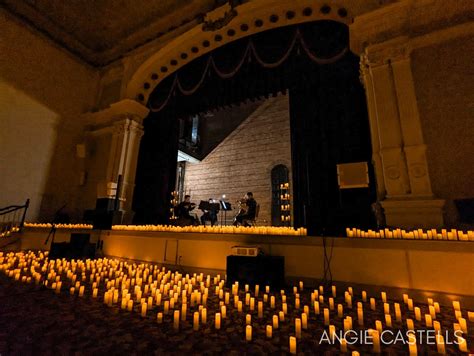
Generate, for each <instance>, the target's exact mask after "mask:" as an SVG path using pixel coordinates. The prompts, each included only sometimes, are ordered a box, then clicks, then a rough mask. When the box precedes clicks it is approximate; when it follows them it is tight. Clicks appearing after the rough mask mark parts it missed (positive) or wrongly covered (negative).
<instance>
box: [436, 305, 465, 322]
mask: <svg viewBox="0 0 474 356" xmlns="http://www.w3.org/2000/svg"><path fill="white" fill-rule="evenodd" d="M433 306H434V308H435V312H436V313H440V312H441V308H440V307H439V303H438V302H434V304H433ZM473 321H474V320H473Z"/></svg>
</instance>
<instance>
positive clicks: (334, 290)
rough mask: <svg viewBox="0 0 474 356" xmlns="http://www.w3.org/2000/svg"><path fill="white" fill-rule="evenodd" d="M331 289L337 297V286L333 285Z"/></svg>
mask: <svg viewBox="0 0 474 356" xmlns="http://www.w3.org/2000/svg"><path fill="white" fill-rule="evenodd" d="M331 290H332V296H333V297H334V298H336V286H332V287H331Z"/></svg>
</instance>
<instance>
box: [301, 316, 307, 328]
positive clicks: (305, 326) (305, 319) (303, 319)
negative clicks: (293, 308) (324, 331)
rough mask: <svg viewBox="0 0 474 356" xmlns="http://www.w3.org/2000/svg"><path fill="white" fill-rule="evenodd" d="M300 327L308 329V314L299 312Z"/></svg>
mask: <svg viewBox="0 0 474 356" xmlns="http://www.w3.org/2000/svg"><path fill="white" fill-rule="evenodd" d="M301 327H302V328H303V329H305V330H306V329H308V314H306V313H302V314H301Z"/></svg>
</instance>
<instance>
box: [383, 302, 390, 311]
mask: <svg viewBox="0 0 474 356" xmlns="http://www.w3.org/2000/svg"><path fill="white" fill-rule="evenodd" d="M383 313H384V314H390V304H388V303H383Z"/></svg>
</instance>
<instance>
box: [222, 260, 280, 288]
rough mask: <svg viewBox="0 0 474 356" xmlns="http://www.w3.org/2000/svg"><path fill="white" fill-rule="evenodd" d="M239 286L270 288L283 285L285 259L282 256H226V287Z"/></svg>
mask: <svg viewBox="0 0 474 356" xmlns="http://www.w3.org/2000/svg"><path fill="white" fill-rule="evenodd" d="M236 281H239V283H240V284H249V285H255V284H258V285H260V286H266V285H269V286H272V287H275V288H280V287H284V285H285V258H284V257H283V256H257V257H244V256H227V286H228V287H230V286H231V285H232V283H234V282H236Z"/></svg>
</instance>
